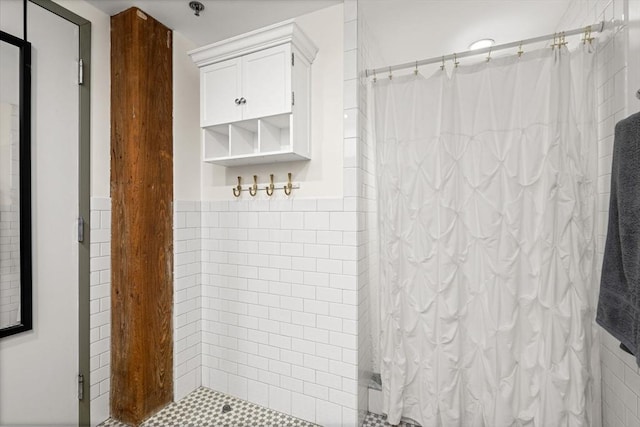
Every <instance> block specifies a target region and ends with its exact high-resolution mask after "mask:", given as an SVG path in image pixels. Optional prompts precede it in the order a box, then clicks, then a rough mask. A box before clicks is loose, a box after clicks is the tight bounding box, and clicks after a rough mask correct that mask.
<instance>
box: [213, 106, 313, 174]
mask: <svg viewBox="0 0 640 427" xmlns="http://www.w3.org/2000/svg"><path fill="white" fill-rule="evenodd" d="M291 122H292V116H291V113H288V114H279V115H276V116H270V117H262V118H259V119H252V120H243V121H240V122H234V123H230V124H225V125H217V126H209V127H205V128H203V139H204V141H203V145H204V161H206V162H210V163H216V164H220V165H223V166H239V165H248V164H260V163H277V162H291V161H296V160H308V159H309V157H307V156H306V155H303V154H300V153H297V152H295V151H294V150H293V146H294V144H293V138H292V123H291Z"/></svg>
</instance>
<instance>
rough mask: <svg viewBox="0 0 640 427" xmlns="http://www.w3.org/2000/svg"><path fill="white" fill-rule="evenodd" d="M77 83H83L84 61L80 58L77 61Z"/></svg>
mask: <svg viewBox="0 0 640 427" xmlns="http://www.w3.org/2000/svg"><path fill="white" fill-rule="evenodd" d="M78 84H79V85H83V84H84V61H83V60H82V58H81V59H80V61H78Z"/></svg>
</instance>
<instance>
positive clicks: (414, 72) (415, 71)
mask: <svg viewBox="0 0 640 427" xmlns="http://www.w3.org/2000/svg"><path fill="white" fill-rule="evenodd" d="M413 74H415V75H416V76H417V75H418V61H416V69H415V70H413Z"/></svg>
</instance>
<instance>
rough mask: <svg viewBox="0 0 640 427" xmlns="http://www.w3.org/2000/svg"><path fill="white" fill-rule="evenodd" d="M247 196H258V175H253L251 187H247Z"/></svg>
mask: <svg viewBox="0 0 640 427" xmlns="http://www.w3.org/2000/svg"><path fill="white" fill-rule="evenodd" d="M249 194H251V196H255V195H256V194H258V175H253V185H252V186H251V187H249Z"/></svg>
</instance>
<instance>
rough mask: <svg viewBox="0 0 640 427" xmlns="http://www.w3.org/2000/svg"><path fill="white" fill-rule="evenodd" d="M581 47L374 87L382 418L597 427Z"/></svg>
mask: <svg viewBox="0 0 640 427" xmlns="http://www.w3.org/2000/svg"><path fill="white" fill-rule="evenodd" d="M593 56H594V55H592V54H589V53H588V52H586V49H580V50H579V51H577V52H574V53H569V52H568V51H567V50H566V48H563V51H562V53H561V54H558V51H557V50H556V51H553V52H552V51H551V49H545V50H540V51H535V52H530V53H525V54H524V55H523V56H522V57H521V58H518V56H513V57H507V58H502V59H493V60H492V61H491V62H488V63H486V62H484V63H482V64H478V65H472V66H460V67H459V68H457V69H455V70H454V71H453V73H452V75H451V76H450V77H449V76H447V74H446V73H445V72H440V71H439V72H437V73H435V74H434V75H433V76H432V77H430V78H426V79H425V78H423V77H421V76H414V75H413V74H412V75H410V76H405V77H394V78H393V80H389V79H386V78H384V79H382V78H380V79H379V80H378V82H377V83H375V84H374V96H375V110H376V116H375V123H376V125H375V131H376V137H375V138H376V147H377V148H376V149H377V186H378V210H379V212H378V216H379V233H380V306H381V307H380V310H381V313H380V316H381V317H380V322H381V324H380V329H381V332H380V370H381V375H382V383H383V407H384V411H385V412H386V413H387V414H388V420H389V422H390V423H397V422H398V421H399V420H400V417H401V416H404V417H408V418H411V419H413V420H415V421H417V422H419V423H420V424H422V426H424V427H429V426H444V427H451V426H464V427H467V426H491V427H494V426H544V427H559V426H591V425H597V424H599V423H600V420H599V409H597V407H598V406H599V405H600V401H599V399H600V397H599V396H600V395H599V387H600V384H599V381H600V380H599V378H600V377H599V367H598V364H599V360H598V357H599V356H598V352H597V342H596V337H595V333H596V332H595V323H594V317H595V315H594V307H595V302H596V298H597V296H596V294H597V292H596V282H595V281H594V271H595V260H594V256H595V224H594V220H595V208H594V206H595V184H596V173H597V171H596V160H597V157H596V156H597V141H596V136H595V115H594V110H595V96H594V93H595V91H594V89H593V68H594V67H593V62H594V61H593ZM594 411H595V412H594Z"/></svg>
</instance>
